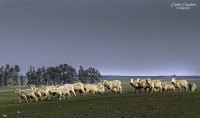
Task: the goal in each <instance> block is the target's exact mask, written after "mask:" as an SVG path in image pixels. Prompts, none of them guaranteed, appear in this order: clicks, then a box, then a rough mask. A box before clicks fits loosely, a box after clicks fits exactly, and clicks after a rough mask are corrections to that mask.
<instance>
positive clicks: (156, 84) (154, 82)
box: [146, 78, 162, 93]
mask: <svg viewBox="0 0 200 118" xmlns="http://www.w3.org/2000/svg"><path fill="white" fill-rule="evenodd" d="M146 82H147V84H148V85H149V87H150V89H151V93H153V91H154V88H157V89H159V90H160V92H161V91H162V85H161V81H160V80H150V79H149V78H147V80H146Z"/></svg>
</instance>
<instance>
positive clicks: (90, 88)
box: [84, 84, 98, 95]
mask: <svg viewBox="0 0 200 118" xmlns="http://www.w3.org/2000/svg"><path fill="white" fill-rule="evenodd" d="M84 88H85V93H86V94H89V92H91V93H92V94H93V95H94V94H95V93H97V92H98V88H97V85H95V84H86V85H85V86H84Z"/></svg>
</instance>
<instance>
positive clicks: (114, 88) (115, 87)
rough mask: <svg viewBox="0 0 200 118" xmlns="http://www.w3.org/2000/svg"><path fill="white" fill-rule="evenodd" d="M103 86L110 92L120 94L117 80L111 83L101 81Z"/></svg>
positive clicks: (119, 83) (119, 84) (120, 90)
mask: <svg viewBox="0 0 200 118" xmlns="http://www.w3.org/2000/svg"><path fill="white" fill-rule="evenodd" d="M103 85H104V87H106V88H107V89H110V90H111V92H119V93H122V86H121V81H119V80H113V81H108V80H103Z"/></svg>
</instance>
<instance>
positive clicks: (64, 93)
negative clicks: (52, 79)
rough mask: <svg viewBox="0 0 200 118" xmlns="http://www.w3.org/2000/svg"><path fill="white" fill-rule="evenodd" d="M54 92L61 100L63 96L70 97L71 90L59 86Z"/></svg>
mask: <svg viewBox="0 0 200 118" xmlns="http://www.w3.org/2000/svg"><path fill="white" fill-rule="evenodd" d="M54 92H55V94H57V95H58V97H59V100H61V99H62V98H63V99H65V97H66V96H67V97H69V98H70V91H69V89H68V88H65V87H59V86H57V87H55V88H54Z"/></svg>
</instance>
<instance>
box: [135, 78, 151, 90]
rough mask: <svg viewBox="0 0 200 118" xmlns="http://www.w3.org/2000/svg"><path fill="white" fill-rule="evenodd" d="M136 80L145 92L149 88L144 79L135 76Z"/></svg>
mask: <svg viewBox="0 0 200 118" xmlns="http://www.w3.org/2000/svg"><path fill="white" fill-rule="evenodd" d="M136 82H137V84H138V85H139V87H140V88H144V90H145V92H147V90H148V89H149V88H150V87H149V85H148V84H147V81H146V79H140V78H137V80H136Z"/></svg>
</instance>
